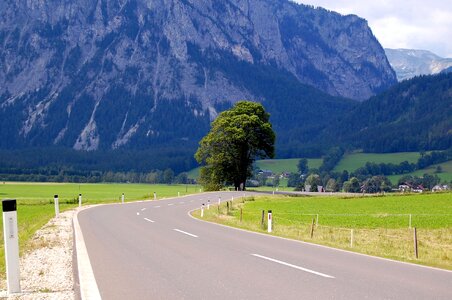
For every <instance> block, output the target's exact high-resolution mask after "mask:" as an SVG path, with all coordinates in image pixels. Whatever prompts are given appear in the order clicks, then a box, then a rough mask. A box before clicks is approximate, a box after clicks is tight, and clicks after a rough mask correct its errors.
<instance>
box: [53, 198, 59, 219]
mask: <svg viewBox="0 0 452 300" xmlns="http://www.w3.org/2000/svg"><path fill="white" fill-rule="evenodd" d="M53 202H54V203H55V217H57V218H58V216H59V215H60V203H59V201H58V195H54V196H53Z"/></svg>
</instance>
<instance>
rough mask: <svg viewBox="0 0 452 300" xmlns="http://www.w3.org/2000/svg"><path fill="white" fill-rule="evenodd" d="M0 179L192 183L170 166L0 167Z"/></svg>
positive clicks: (182, 173)
mask: <svg viewBox="0 0 452 300" xmlns="http://www.w3.org/2000/svg"><path fill="white" fill-rule="evenodd" d="M0 181H28V182H76V183H100V182H116V183H149V184H157V183H162V184H187V183H193V180H191V179H189V178H188V176H187V173H185V172H181V173H179V174H178V175H175V173H174V171H173V170H172V169H170V168H167V169H165V170H163V171H162V170H153V171H150V172H113V171H80V170H73V169H66V170H65V169H57V168H41V169H6V170H5V169H1V168H0Z"/></svg>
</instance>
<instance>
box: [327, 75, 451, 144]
mask: <svg viewBox="0 0 452 300" xmlns="http://www.w3.org/2000/svg"><path fill="white" fill-rule="evenodd" d="M451 95H452V74H440V75H435V76H421V77H416V78H414V79H411V80H407V81H403V82H401V83H399V84H398V85H396V86H394V87H393V88H390V89H389V90H388V91H386V92H384V93H382V94H381V95H378V96H375V97H372V98H371V99H370V100H368V101H366V102H364V103H362V104H361V105H360V106H358V107H356V108H355V109H354V110H353V111H352V112H351V113H349V114H347V115H346V116H345V117H344V118H342V119H341V120H339V121H338V122H334V123H333V124H332V125H331V126H330V127H328V128H327V129H325V130H324V133H323V135H322V137H323V138H324V139H327V140H330V141H333V142H334V143H335V144H343V145H347V146H348V147H349V148H362V149H364V151H365V152H403V151H420V150H444V149H450V148H451V147H452V133H451V131H450V129H451V128H452V118H451V116H452V105H451V103H452V96H451Z"/></svg>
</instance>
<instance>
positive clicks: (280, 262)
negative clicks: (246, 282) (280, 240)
mask: <svg viewBox="0 0 452 300" xmlns="http://www.w3.org/2000/svg"><path fill="white" fill-rule="evenodd" d="M251 255H252V256H255V257H259V258H262V259H265V260H269V261H272V262H275V263H278V264H281V265H284V266H287V267H291V268H294V269H298V270H301V271H304V272H308V273H311V274H315V275H318V276H322V277H325V278H334V277H333V276H331V275H327V274H323V273H320V272H317V271H313V270H310V269H306V268H303V267H300V266H296V265H292V264H289V263H286V262H283V261H280V260H277V259H274V258H270V257H266V256H263V255H259V254H251Z"/></svg>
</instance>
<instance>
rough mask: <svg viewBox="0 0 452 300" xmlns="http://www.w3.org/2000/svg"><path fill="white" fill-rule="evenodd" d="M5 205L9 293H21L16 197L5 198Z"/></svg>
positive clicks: (4, 234)
mask: <svg viewBox="0 0 452 300" xmlns="http://www.w3.org/2000/svg"><path fill="white" fill-rule="evenodd" d="M2 206H3V238H4V241H5V261H6V281H7V287H8V294H15V293H20V273H19V272H20V270H19V237H18V234H19V233H18V231H17V206H16V200H15V199H5V200H3V201H2Z"/></svg>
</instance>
